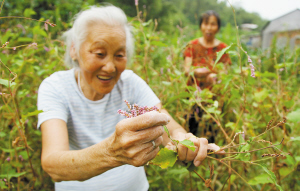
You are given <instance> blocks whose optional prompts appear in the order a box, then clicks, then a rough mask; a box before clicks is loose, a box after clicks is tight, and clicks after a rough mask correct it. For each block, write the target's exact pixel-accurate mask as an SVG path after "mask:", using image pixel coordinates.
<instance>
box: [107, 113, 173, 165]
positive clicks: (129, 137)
mask: <svg viewBox="0 0 300 191" xmlns="http://www.w3.org/2000/svg"><path fill="white" fill-rule="evenodd" d="M169 121H170V117H169V116H168V115H166V114H163V113H159V112H156V111H152V112H149V113H145V114H143V115H140V116H137V117H134V118H128V119H124V120H122V121H120V122H119V123H118V124H117V126H116V131H115V133H114V134H113V135H112V137H111V141H110V144H109V147H108V148H107V152H108V154H109V155H110V157H111V158H112V159H113V160H114V161H115V162H116V163H117V165H123V164H130V165H133V166H136V167H138V166H142V165H144V164H146V163H147V162H148V161H150V160H152V159H153V158H154V157H155V156H156V154H157V153H158V151H159V145H161V144H162V141H163V138H162V135H163V133H164V128H163V127H162V125H166V124H167V123H168V122H169ZM152 141H154V143H155V144H153V142H152Z"/></svg>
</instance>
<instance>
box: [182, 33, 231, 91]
mask: <svg viewBox="0 0 300 191" xmlns="http://www.w3.org/2000/svg"><path fill="white" fill-rule="evenodd" d="M225 47H227V45H226V44H225V43H223V42H221V43H220V44H219V45H218V46H215V47H210V48H206V47H204V46H203V45H202V44H201V43H200V42H199V39H198V38H197V39H194V40H192V41H190V42H189V44H188V45H187V47H186V49H185V51H184V53H183V56H184V58H185V57H192V66H196V67H207V68H208V69H210V70H211V71H212V72H214V73H217V71H216V69H215V68H214V69H213V66H214V63H215V60H216V59H217V52H219V51H221V50H222V49H223V48H225ZM218 63H224V64H229V65H231V60H230V57H229V55H228V54H223V56H222V57H221V59H220V60H219V62H218ZM199 83H200V82H197V84H198V86H200V84H199ZM188 85H191V84H188Z"/></svg>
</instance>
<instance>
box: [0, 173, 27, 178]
mask: <svg viewBox="0 0 300 191" xmlns="http://www.w3.org/2000/svg"><path fill="white" fill-rule="evenodd" d="M24 174H26V172H20V173H17V172H14V173H12V172H10V173H8V174H0V178H7V179H10V178H12V177H19V176H22V175H24Z"/></svg>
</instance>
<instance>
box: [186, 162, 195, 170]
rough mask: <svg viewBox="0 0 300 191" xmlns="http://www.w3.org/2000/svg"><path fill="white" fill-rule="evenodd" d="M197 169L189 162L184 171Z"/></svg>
mask: <svg viewBox="0 0 300 191" xmlns="http://www.w3.org/2000/svg"><path fill="white" fill-rule="evenodd" d="M196 168H197V167H196V166H195V165H194V163H193V162H189V163H188V165H187V167H186V169H187V170H188V171H190V172H192V171H194V170H195V169H196Z"/></svg>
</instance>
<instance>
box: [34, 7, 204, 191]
mask: <svg viewBox="0 0 300 191" xmlns="http://www.w3.org/2000/svg"><path fill="white" fill-rule="evenodd" d="M65 36H66V37H67V50H66V63H67V64H72V65H73V68H72V69H70V70H68V71H60V72H56V73H54V74H52V75H51V76H50V77H48V78H46V79H45V80H44V81H43V82H42V84H41V85H40V88H39V93H38V108H39V109H40V110H43V111H44V112H43V113H41V114H39V118H38V127H40V128H41V131H42V144H43V145H42V167H43V169H44V170H45V171H46V172H47V173H48V174H49V175H50V176H51V177H52V179H53V180H54V181H55V182H56V183H55V189H56V190H57V191H59V190H128V191H129V190H130V191H134V190H136V191H143V190H148V188H149V184H148V182H147V178H146V175H145V171H144V168H143V165H145V164H146V163H147V162H148V161H150V160H152V159H153V158H154V157H155V156H156V154H157V153H158V151H159V145H161V144H162V145H164V146H166V145H169V147H172V143H171V142H170V139H169V138H168V137H167V135H166V133H165V132H164V130H163V127H162V125H167V127H168V128H169V131H170V134H171V136H172V137H173V138H175V139H178V140H183V139H189V140H191V141H193V142H194V144H195V146H196V151H195V152H193V151H191V150H189V149H187V148H186V147H184V146H183V145H179V147H178V154H179V160H181V161H193V163H194V164H195V165H196V166H199V165H200V163H201V162H202V161H203V160H204V159H205V157H206V155H207V148H208V143H207V140H206V139H204V138H197V137H195V136H192V134H190V133H186V131H185V130H184V129H183V128H182V127H181V126H180V125H179V124H178V123H177V122H175V120H174V119H172V117H171V116H170V115H169V114H168V113H167V111H165V110H161V113H159V112H156V111H152V112H148V113H145V114H143V115H140V116H137V117H134V118H128V119H124V117H123V116H121V115H119V114H118V113H117V111H118V110H119V109H122V110H126V104H125V103H124V100H128V101H129V102H130V103H136V104H138V105H141V106H157V107H158V108H161V103H160V101H159V99H158V98H157V97H156V95H155V94H154V93H153V91H152V90H151V89H150V88H149V86H148V85H147V84H146V83H145V82H144V81H143V80H142V79H141V78H140V77H138V76H137V75H136V74H134V73H133V72H132V71H130V70H126V64H127V63H128V62H129V60H130V59H131V58H132V54H133V38H132V35H131V27H130V26H129V24H128V22H127V18H126V15H125V14H124V12H123V11H122V10H121V9H119V8H117V7H114V6H104V7H91V8H90V9H88V10H85V11H83V12H81V13H79V14H78V15H77V17H76V19H75V21H74V25H73V27H72V28H71V29H70V30H69V31H68V32H66V34H65Z"/></svg>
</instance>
